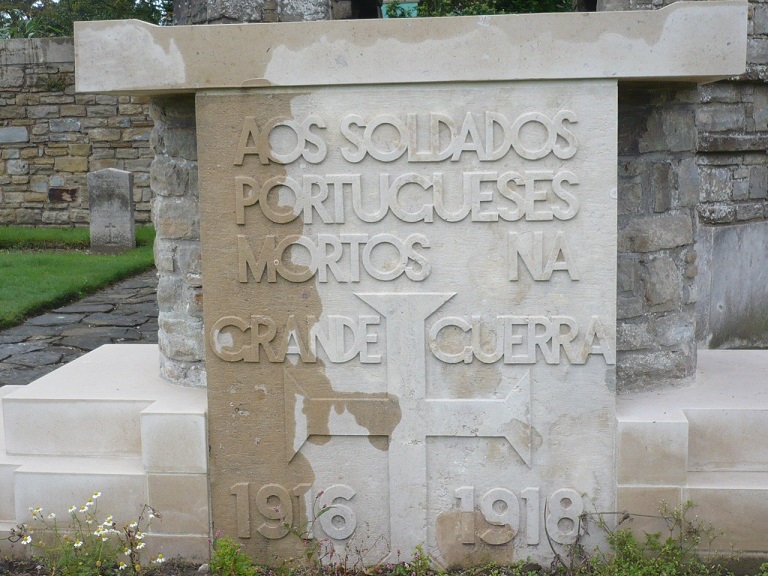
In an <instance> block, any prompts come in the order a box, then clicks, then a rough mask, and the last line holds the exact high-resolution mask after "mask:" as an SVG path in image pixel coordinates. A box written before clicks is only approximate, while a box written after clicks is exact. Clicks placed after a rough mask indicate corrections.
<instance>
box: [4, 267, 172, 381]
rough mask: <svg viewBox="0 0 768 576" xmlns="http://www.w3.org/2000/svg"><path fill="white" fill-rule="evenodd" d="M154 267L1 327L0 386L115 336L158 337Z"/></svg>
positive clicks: (26, 377) (50, 368)
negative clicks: (10, 326) (16, 323)
mask: <svg viewBox="0 0 768 576" xmlns="http://www.w3.org/2000/svg"><path fill="white" fill-rule="evenodd" d="M156 291H157V276H156V272H155V270H154V269H152V270H150V271H148V272H145V273H144V274H141V275H139V276H134V277H133V278H130V279H128V280H124V281H123V282H120V283H118V284H115V285H114V286H112V287H111V288H107V289H105V290H102V291H100V292H96V293H95V294H92V295H90V296H87V297H85V298H83V299H82V300H80V301H79V302H76V303H75V304H70V305H69V306H62V307H61V308H56V309H55V310H53V311H52V312H49V313H47V314H43V315H41V316H36V317H35V318H30V319H29V320H27V321H26V322H25V323H24V324H21V325H19V326H15V327H13V328H9V329H7V330H3V331H0V386H3V385H5V384H29V383H30V382H32V381H33V380H36V379H37V378H40V376H43V375H44V374H47V373H48V372H51V371H53V370H55V369H56V368H58V367H60V366H62V365H63V364H66V363H67V362H70V361H72V360H74V359H75V358H77V357H78V356H82V355H83V354H85V353H86V352H90V351H91V350H93V349H95V348H98V347H99V346H101V345H102V344H110V343H116V342H133V343H138V342H141V343H156V342H157V297H156Z"/></svg>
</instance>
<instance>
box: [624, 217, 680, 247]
mask: <svg viewBox="0 0 768 576" xmlns="http://www.w3.org/2000/svg"><path fill="white" fill-rule="evenodd" d="M691 243H693V224H692V221H691V216H690V215H689V214H687V213H683V212H678V213H666V214H660V215H658V216H642V217H637V218H633V219H631V220H630V221H629V222H628V223H627V225H626V226H624V228H622V229H620V230H619V239H618V248H619V252H655V251H657V250H666V249H670V248H677V247H679V246H685V245H687V244H691Z"/></svg>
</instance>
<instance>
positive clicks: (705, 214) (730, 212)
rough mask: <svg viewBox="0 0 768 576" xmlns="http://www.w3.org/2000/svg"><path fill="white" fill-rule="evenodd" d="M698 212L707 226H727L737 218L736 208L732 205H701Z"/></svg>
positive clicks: (697, 209) (697, 208)
mask: <svg viewBox="0 0 768 576" xmlns="http://www.w3.org/2000/svg"><path fill="white" fill-rule="evenodd" d="M696 211H697V212H698V213H699V216H701V219H702V220H703V221H704V222H706V223H707V224H726V223H728V222H733V221H734V219H735V218H736V206H734V205H732V204H722V203H717V204H714V203H713V204H701V205H699V206H697V207H696Z"/></svg>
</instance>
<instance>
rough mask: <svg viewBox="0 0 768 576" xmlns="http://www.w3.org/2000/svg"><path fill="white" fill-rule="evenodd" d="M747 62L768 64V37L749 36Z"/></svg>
mask: <svg viewBox="0 0 768 576" xmlns="http://www.w3.org/2000/svg"><path fill="white" fill-rule="evenodd" d="M747 62H749V63H751V64H768V39H766V38H749V40H748V41H747Z"/></svg>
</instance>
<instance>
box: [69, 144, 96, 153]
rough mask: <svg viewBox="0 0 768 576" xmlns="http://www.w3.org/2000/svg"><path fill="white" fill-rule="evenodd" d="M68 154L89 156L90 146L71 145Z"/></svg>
mask: <svg viewBox="0 0 768 576" xmlns="http://www.w3.org/2000/svg"><path fill="white" fill-rule="evenodd" d="M67 153H68V154H69V155H70V156H89V155H90V153H91V145H90V144H70V145H69V146H67Z"/></svg>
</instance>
